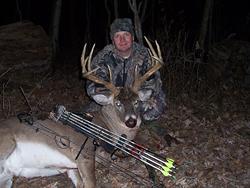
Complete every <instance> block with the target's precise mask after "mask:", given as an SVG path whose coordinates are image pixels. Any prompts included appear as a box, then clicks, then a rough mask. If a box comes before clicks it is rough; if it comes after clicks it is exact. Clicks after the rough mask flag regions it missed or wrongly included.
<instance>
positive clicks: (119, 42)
mask: <svg viewBox="0 0 250 188" xmlns="http://www.w3.org/2000/svg"><path fill="white" fill-rule="evenodd" d="M113 43H114V45H115V47H116V49H117V50H118V51H119V52H121V53H128V52H130V51H131V47H132V43H133V36H132V35H131V33H129V32H127V31H119V32H116V33H115V34H114V37H113Z"/></svg>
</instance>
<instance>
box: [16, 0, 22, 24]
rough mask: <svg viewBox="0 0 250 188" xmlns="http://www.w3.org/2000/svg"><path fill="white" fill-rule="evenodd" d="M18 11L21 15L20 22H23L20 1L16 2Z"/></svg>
mask: <svg viewBox="0 0 250 188" xmlns="http://www.w3.org/2000/svg"><path fill="white" fill-rule="evenodd" d="M16 9H17V12H18V15H19V19H20V22H22V21H23V14H22V11H21V8H20V4H19V0H16Z"/></svg>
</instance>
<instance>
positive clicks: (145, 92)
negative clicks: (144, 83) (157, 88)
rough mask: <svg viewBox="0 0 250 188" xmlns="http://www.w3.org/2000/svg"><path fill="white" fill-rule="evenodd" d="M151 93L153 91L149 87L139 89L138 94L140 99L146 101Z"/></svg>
mask: <svg viewBox="0 0 250 188" xmlns="http://www.w3.org/2000/svg"><path fill="white" fill-rule="evenodd" d="M152 93H153V91H152V90H151V89H144V90H139V92H138V96H139V99H140V101H147V100H148V99H149V98H150V97H151V95H152Z"/></svg>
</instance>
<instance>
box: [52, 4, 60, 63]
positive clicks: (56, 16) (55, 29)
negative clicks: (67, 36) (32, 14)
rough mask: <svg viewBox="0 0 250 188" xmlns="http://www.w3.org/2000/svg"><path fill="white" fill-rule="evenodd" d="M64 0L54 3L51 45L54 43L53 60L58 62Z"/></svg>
mask: <svg viewBox="0 0 250 188" xmlns="http://www.w3.org/2000/svg"><path fill="white" fill-rule="evenodd" d="M61 7H62V0H56V1H55V4H54V10H53V17H52V31H51V32H52V33H51V45H52V62H53V65H55V63H56V59H57V56H58V51H59V50H58V49H59V28H60V18H61Z"/></svg>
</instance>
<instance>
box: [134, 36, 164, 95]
mask: <svg viewBox="0 0 250 188" xmlns="http://www.w3.org/2000/svg"><path fill="white" fill-rule="evenodd" d="M144 38H145V40H146V42H147V44H148V46H149V49H150V50H149V54H150V56H151V58H152V66H151V68H150V69H149V70H148V71H147V72H146V73H145V74H144V75H142V76H141V77H139V74H138V67H137V66H136V68H135V81H134V84H133V87H132V89H133V91H134V92H136V93H137V92H138V90H139V89H140V87H141V85H142V84H143V82H145V81H146V80H147V79H148V78H149V77H150V76H151V75H152V74H154V73H155V72H156V71H158V70H159V69H160V68H161V66H162V65H163V59H162V55H161V49H160V46H159V44H158V42H157V41H155V45H156V48H157V53H156V51H155V50H154V48H153V46H152V44H151V42H150V41H149V40H148V39H147V37H144Z"/></svg>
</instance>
